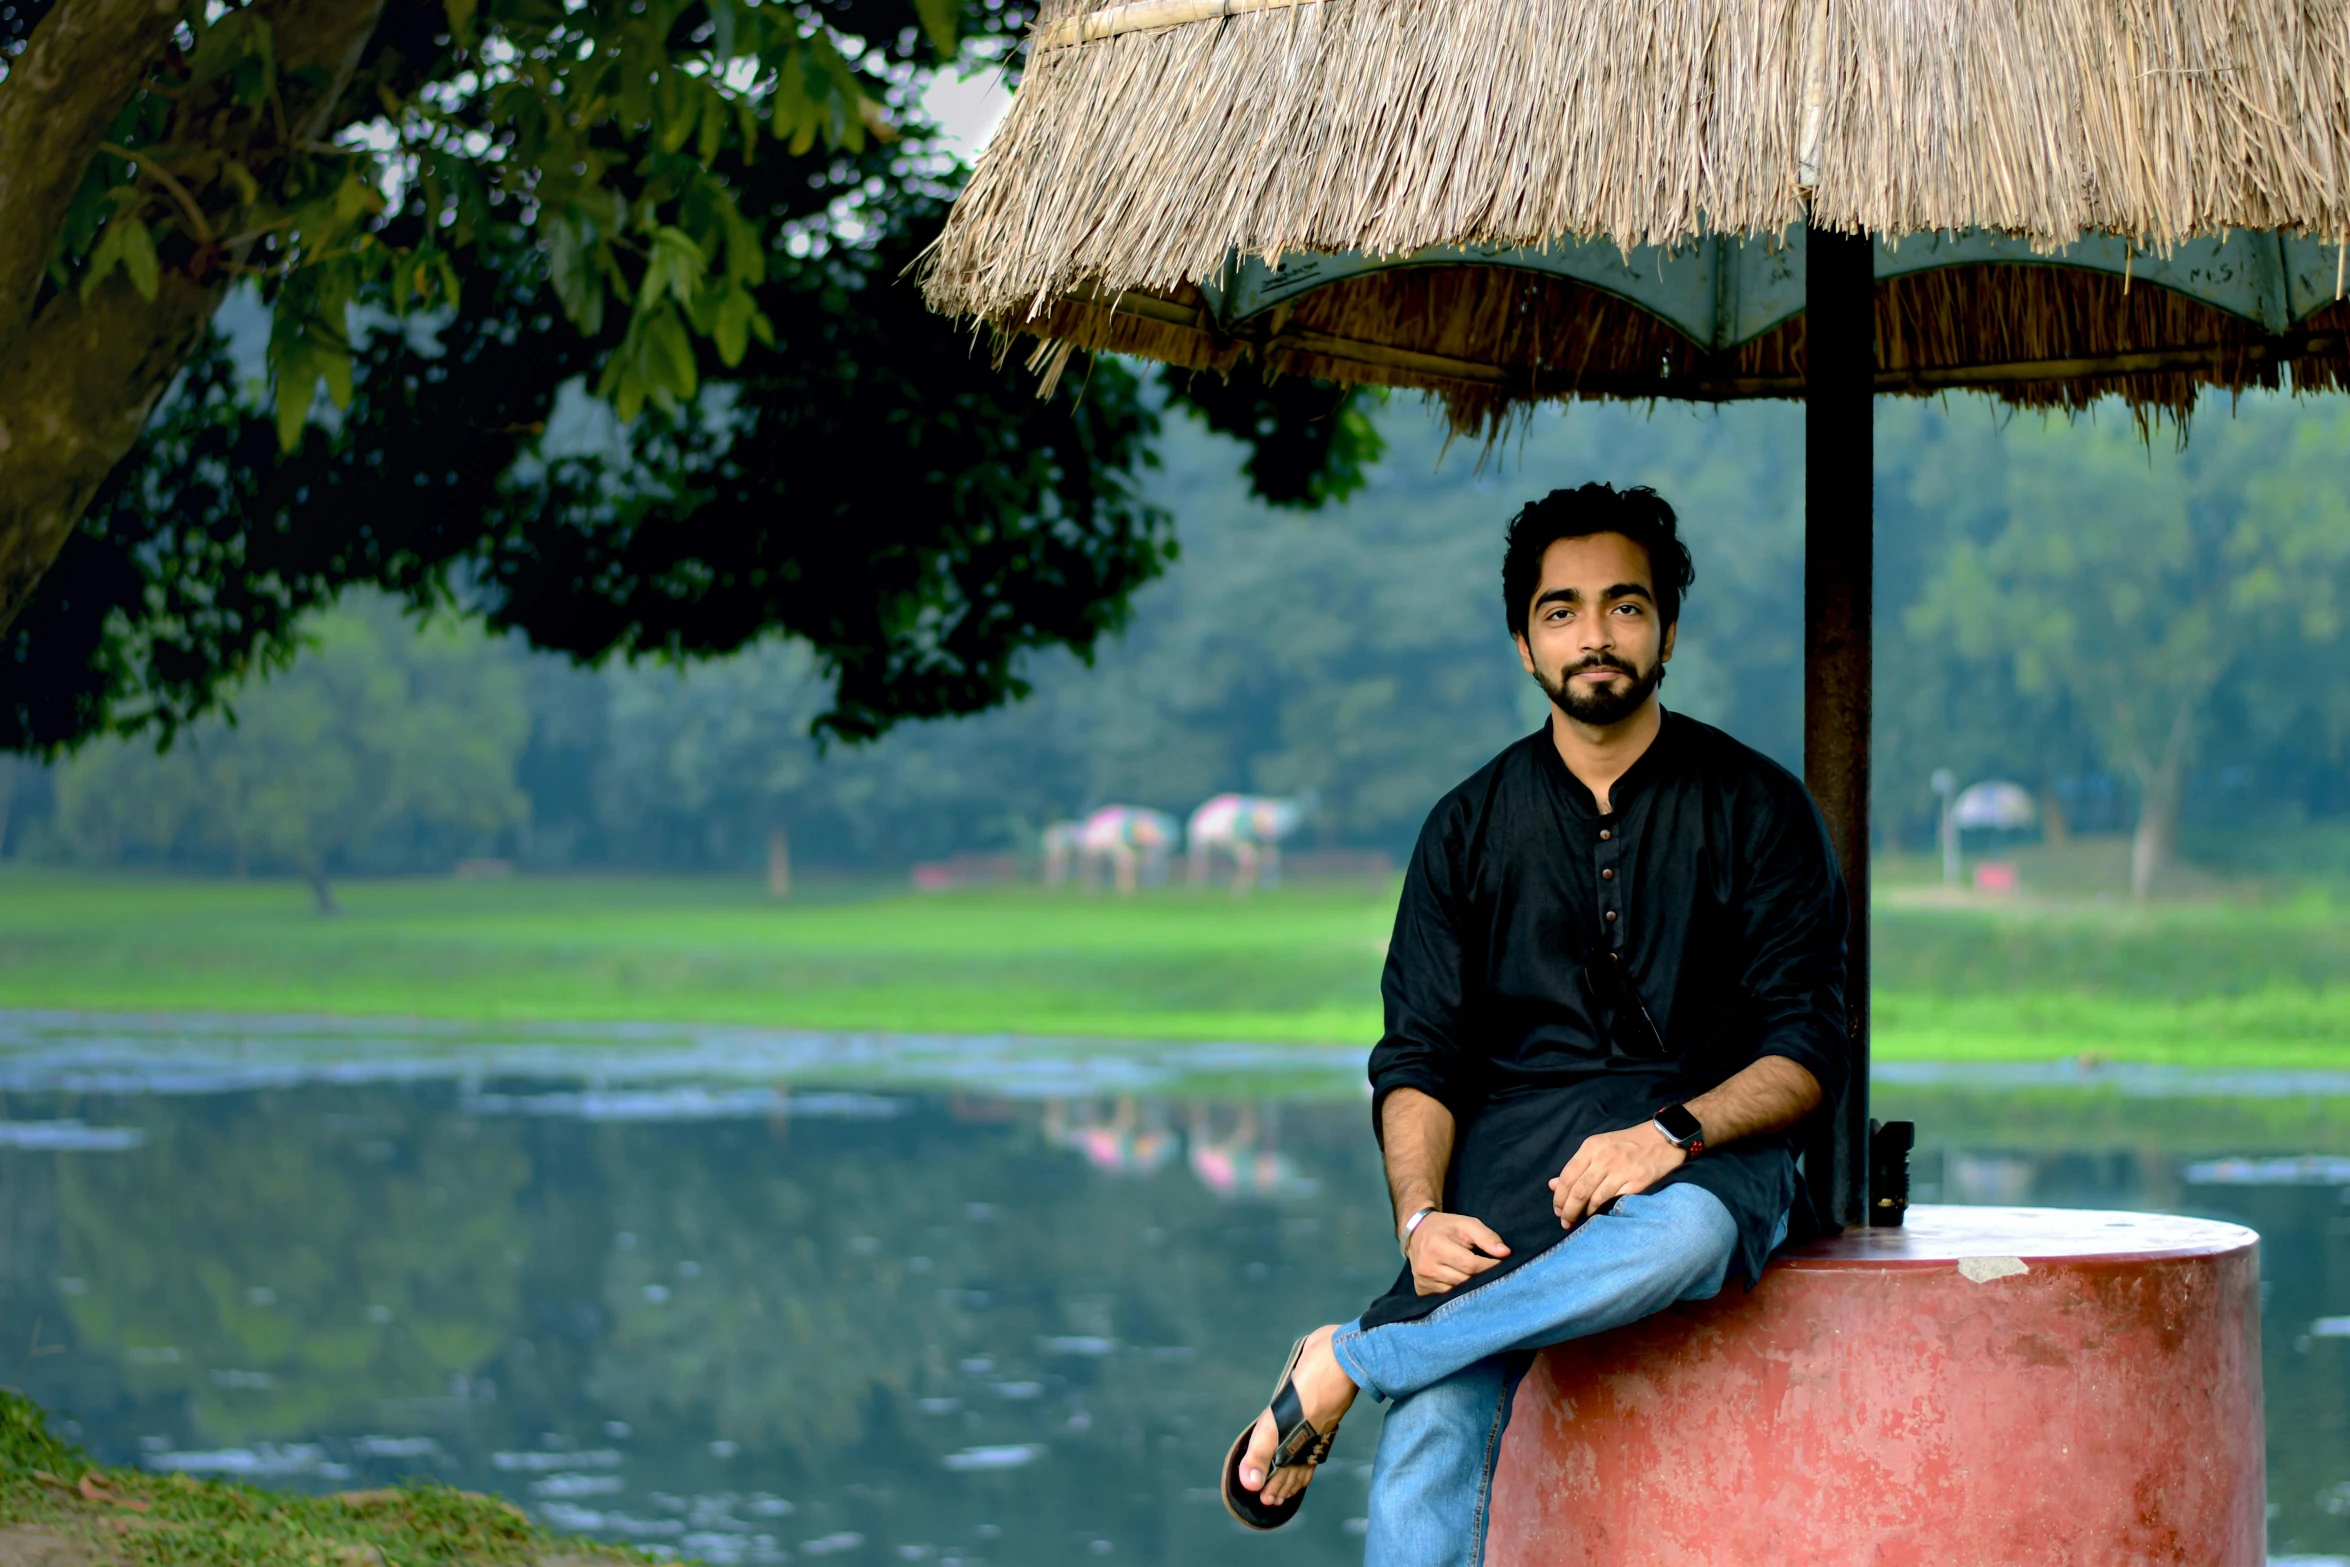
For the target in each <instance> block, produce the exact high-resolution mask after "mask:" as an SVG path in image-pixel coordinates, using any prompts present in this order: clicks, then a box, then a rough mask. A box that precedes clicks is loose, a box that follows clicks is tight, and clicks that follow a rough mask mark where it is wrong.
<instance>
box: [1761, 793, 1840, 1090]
mask: <svg viewBox="0 0 2350 1567" xmlns="http://www.w3.org/2000/svg"><path fill="white" fill-rule="evenodd" d="M1752 865H1753V869H1752V873H1751V879H1750V881H1749V883H1748V888H1747V892H1748V895H1747V897H1746V898H1745V899H1744V900H1743V908H1744V912H1745V932H1744V937H1745V940H1744V946H1745V949H1746V954H1747V956H1746V972H1745V983H1744V986H1743V989H1744V991H1745V995H1746V1001H1747V1005H1748V1007H1749V1008H1750V1009H1751V1010H1750V1016H1751V1017H1752V1019H1753V1022H1754V1034H1753V1038H1754V1059H1756V1060H1758V1061H1759V1060H1761V1059H1762V1058H1763V1057H1765V1056H1784V1057H1786V1058H1787V1059H1788V1060H1790V1061H1793V1062H1794V1063H1795V1064H1796V1065H1798V1066H1800V1067H1802V1068H1803V1069H1804V1070H1805V1071H1807V1072H1809V1073H1811V1075H1812V1076H1813V1077H1815V1078H1817V1079H1818V1080H1819V1084H1820V1090H1821V1093H1822V1094H1823V1095H1824V1096H1825V1101H1826V1102H1828V1103H1831V1104H1832V1103H1834V1102H1835V1100H1836V1097H1837V1096H1838V1095H1839V1094H1840V1093H1842V1092H1843V1090H1844V1082H1845V1078H1846V1077H1847V1076H1848V1075H1849V1073H1850V1070H1851V1060H1852V1046H1851V1036H1850V1034H1849V1032H1848V1025H1847V1021H1846V1010H1845V997H1844V978H1845V941H1846V938H1847V935H1848V925H1849V922H1850V904H1849V902H1848V900H1847V899H1846V896H1845V891H1844V878H1843V876H1842V874H1841V873H1840V872H1839V871H1838V869H1837V866H1836V853H1835V850H1834V848H1833V847H1832V846H1831V845H1830V844H1829V842H1828V829H1827V824H1826V823H1825V822H1823V821H1822V820H1821V819H1820V814H1819V811H1818V809H1817V808H1816V807H1815V806H1814V805H1813V804H1812V803H1811V799H1810V797H1809V796H1808V795H1800V796H1799V797H1798V798H1796V799H1794V800H1790V801H1787V802H1785V805H1784V808H1783V809H1781V810H1779V811H1776V812H1774V813H1773V815H1772V818H1771V819H1770V820H1769V821H1767V822H1766V823H1765V824H1764V826H1763V830H1762V832H1761V833H1760V834H1759V835H1758V837H1757V839H1756V842H1755V852H1754V857H1753V861H1752Z"/></svg>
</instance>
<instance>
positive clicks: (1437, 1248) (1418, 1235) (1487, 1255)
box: [1404, 1213, 1510, 1295]
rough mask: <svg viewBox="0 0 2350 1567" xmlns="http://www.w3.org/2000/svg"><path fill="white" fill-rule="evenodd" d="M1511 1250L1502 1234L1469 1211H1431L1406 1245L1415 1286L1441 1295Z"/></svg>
mask: <svg viewBox="0 0 2350 1567" xmlns="http://www.w3.org/2000/svg"><path fill="white" fill-rule="evenodd" d="M1509 1254H1510V1249H1509V1248H1508V1247H1507V1246H1504V1245H1503V1244H1502V1243H1501V1237H1500V1236H1498V1235H1496V1234H1494V1233H1493V1232H1492V1231H1491V1230H1489V1229H1487V1228H1486V1227H1485V1226H1484V1225H1482V1224H1479V1223H1478V1222H1477V1221H1476V1220H1475V1219H1472V1218H1470V1217H1469V1216H1468V1215H1467V1214H1465V1213H1432V1214H1430V1215H1428V1217H1426V1218H1425V1219H1422V1220H1421V1221H1420V1227H1419V1228H1418V1229H1416V1230H1414V1231H1412V1235H1411V1239H1410V1240H1409V1241H1408V1242H1406V1243H1405V1246H1404V1260H1405V1261H1407V1262H1409V1263H1410V1264H1411V1265H1412V1288H1413V1289H1414V1290H1415V1291H1417V1292H1418V1293H1420V1294H1422V1295H1441V1294H1443V1293H1444V1292H1445V1291H1446V1290H1448V1289H1451V1288H1452V1287H1453V1286H1454V1285H1456V1284H1464V1283H1467V1282H1468V1281H1469V1280H1470V1279H1473V1278H1475V1277H1476V1276H1477V1275H1478V1274H1480V1273H1483V1272H1484V1271H1485V1270H1486V1269H1487V1268H1490V1267H1492V1266H1493V1265H1494V1264H1495V1263H1497V1262H1499V1261H1501V1259H1502V1258H1504V1257H1506V1256H1508V1255H1509Z"/></svg>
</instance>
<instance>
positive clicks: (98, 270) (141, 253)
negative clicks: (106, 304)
mask: <svg viewBox="0 0 2350 1567" xmlns="http://www.w3.org/2000/svg"><path fill="white" fill-rule="evenodd" d="M117 266H119V267H121V268H122V269H123V271H124V272H125V273H126V274H127V275H128V276H129V277H130V280H131V287H133V288H135V289H137V290H138V291H139V297H140V298H141V299H145V300H150V301H152V300H153V299H154V298H155V289H156V286H157V285H158V284H159V283H160V282H161V281H162V278H161V269H160V268H159V267H158V266H157V264H156V260H155V236H154V235H153V234H151V233H149V232H148V230H147V225H146V224H144V223H142V222H140V221H139V218H138V215H137V214H136V213H135V212H133V211H132V210H131V209H130V208H128V207H125V208H124V209H122V210H121V211H119V212H117V213H115V215H114V216H113V218H112V219H111V220H109V221H108V223H107V225H106V232H105V233H103V234H101V235H99V236H98V244H97V247H96V248H95V249H93V250H92V251H91V252H90V266H89V270H88V271H86V272H84V273H83V274H82V298H83V299H85V300H86V299H88V298H89V297H90V295H91V294H93V293H95V292H96V291H97V288H98V285H99V284H101V283H103V282H105V281H106V279H107V276H108V275H109V274H110V273H112V272H113V271H114V269H115V268H116V267H117Z"/></svg>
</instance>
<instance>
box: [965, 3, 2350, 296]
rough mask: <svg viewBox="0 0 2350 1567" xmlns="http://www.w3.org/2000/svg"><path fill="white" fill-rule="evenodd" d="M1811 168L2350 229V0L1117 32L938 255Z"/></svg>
mask: <svg viewBox="0 0 2350 1567" xmlns="http://www.w3.org/2000/svg"><path fill="white" fill-rule="evenodd" d="M1193 8H1194V9H1197V10H1199V11H1201V12H1203V13H1213V12H1216V11H1218V10H1220V9H1221V8H1219V7H1217V6H1215V5H1214V4H1213V3H1212V0H1210V3H1203V4H1199V5H1196V6H1194V7H1193ZM1108 9H1110V8H1107V7H1102V6H1099V5H1095V4H1090V3H1087V0H1049V3H1048V5H1047V7H1046V9H1045V12H1044V14H1043V16H1042V17H1041V18H1040V22H1039V26H1040V29H1042V31H1043V32H1044V33H1045V34H1046V35H1048V36H1054V37H1058V36H1060V35H1059V34H1055V33H1054V29H1056V28H1062V29H1063V30H1064V31H1066V27H1065V24H1068V23H1071V22H1079V23H1082V20H1083V19H1084V18H1085V17H1086V16H1087V15H1088V14H1090V13H1093V12H1097V11H1106V10H1108ZM1079 31H1080V32H1081V31H1082V27H1080V29H1079ZM1807 64H1808V79H1807ZM1807 100H1808V101H1809V102H1810V104H1811V106H1812V108H1813V110H1814V113H1813V114H1812V115H1811V116H1810V117H1809V128H1810V129H1811V131H1812V135H1811V144H1810V145H1805V144H1804V140H1805V134H1806V130H1807V117H1806V116H1805V114H1804V107H1805V104H1806V102H1807ZM1807 197H1808V202H1809V210H1810V212H1811V213H1812V214H1813V215H1814V217H1815V218H1816V220H1817V221H1820V222H1822V223H1823V224H1825V225H1827V226H1830V227H1837V228H1847V229H1849V228H1865V229H1868V230H1870V231H1872V232H1876V233H1880V234H1891V233H1904V232H1916V231H1922V230H1932V229H1965V228H1991V229H1997V230H2001V231H2004V232H2008V233H2014V234H2020V235H2025V236H2029V237H2030V238H2032V239H2034V240H2035V241H2039V242H2043V243H2046V244H2048V245H2050V246H2055V245H2060V244H2063V243H2066V242H2068V241H2070V240H2072V239H2075V238H2077V237H2078V236H2079V235H2080V234H2081V233H2082V232H2084V231H2086V230H2104V231H2110V232H2115V233H2120V234H2124V235H2128V236H2130V237H2132V238H2134V239H2136V240H2138V241H2140V242H2142V243H2144V244H2147V245H2150V246H2155V247H2160V246H2163V245H2166V244H2170V243H2174V242H2177V241H2179V240H2182V239H2185V238H2188V237H2190V236H2193V235H2197V234H2202V233H2209V232H2213V231H2216V230H2218V229H2221V228H2225V227H2242V228H2284V229H2291V230H2295V231H2299V232H2305V233H2317V234H2322V235H2324V236H2326V237H2328V238H2334V237H2338V236H2342V235H2345V234H2350V0H1905V3H1892V0H1668V3H1658V0H1317V3H1312V4H1301V5H1291V6H1286V7H1280V8H1273V9H1263V10H1255V11H1250V12H1247V13H1245V14H1239V15H1230V16H1219V17H1217V18H1216V19H1211V20H1200V21H1193V22H1189V23H1184V24H1180V25H1172V26H1164V27H1159V28H1156V29H1155V30H1151V29H1138V30H1129V31H1123V32H1115V33H1113V35H1112V36H1109V37H1105V38H1101V39H1099V40H1097V41H1092V42H1074V43H1071V44H1069V45H1067V46H1065V47H1059V48H1053V49H1049V50H1044V51H1041V52H1038V53H1036V54H1035V55H1033V56H1032V59H1031V61H1030V64H1029V67H1028V70H1027V73H1026V76H1025V79H1024V81H1023V83H1022V86H1021V90H1020V92H1019V95H1018V97H1017V99H1016V100H1015V102H1014V104H1013V107H1012V110H1011V113H1010V115H1009V116H1008V118H1007V119H1006V121H1005V123H1004V125H1003V127H1002V129H1001V130H1000V131H999V132H998V133H997V135H996V138H995V140H994V142H993V143H992V144H991V145H990V146H989V148H988V149H987V152H986V153H985V155H984V156H983V157H982V158H981V160H980V163H979V167H978V169H977V171H976V172H975V174H974V175H973V178H972V180H971V183H970V185H969V187H968V188H967V189H966V190H965V192H964V193H963V196H962V198H961V199H960V200H959V201H958V202H957V203H956V206H955V210H954V213H953V215H952V217H951V219H950V221H949V223H948V225H947V228H946V231H945V233H944V234H943V235H942V236H941V238H940V241H939V243H938V245H937V247H936V248H935V250H934V251H933V252H932V255H931V257H930V258H929V261H928V263H927V266H926V269H925V278H924V286H925V289H926V292H927V294H928V296H929V298H930V300H931V302H932V303H933V304H934V305H936V306H937V307H938V308H940V309H942V310H945V311H947V312H949V313H952V314H956V315H961V316H966V317H978V318H984V319H986V320H989V321H992V322H995V323H997V324H998V325H999V326H1005V327H1011V328H1013V329H1023V328H1033V327H1034V326H1037V325H1042V324H1043V322H1044V321H1045V320H1046V319H1048V318H1053V319H1057V318H1058V315H1059V313H1060V312H1061V311H1062V310H1063V308H1064V306H1063V304H1062V301H1063V300H1064V299H1065V298H1066V297H1067V296H1069V295H1070V294H1071V293H1072V292H1074V291H1079V290H1084V289H1100V290H1106V291H1109V292H1113V293H1122V292H1127V291H1141V292H1143V293H1148V294H1153V295H1157V296H1160V297H1163V298H1175V297H1177V296H1178V295H1179V294H1180V291H1181V290H1182V289H1183V288H1184V287H1185V286H1186V285H1189V284H1192V283H1195V282H1199V281H1202V280H1207V279H1211V278H1213V277H1214V276H1215V275H1216V274H1217V272H1218V270H1219V269H1220V268H1221V267H1222V266H1223V264H1224V263H1225V261H1226V259H1227V257H1228V256H1230V255H1233V254H1235V253H1238V254H1243V255H1261V256H1266V257H1270V258H1278V257H1280V256H1282V255H1286V254H1291V253H1295V252H1299V251H1346V250H1360V251H1367V252H1370V253H1373V254H1377V255H1400V254H1405V253H1409V252H1412V251H1416V250H1419V249H1421V248H1423V247H1426V246H1432V245H1447V244H1505V245H1514V246H1538V245H1541V244H1543V243H1544V242H1546V241H1550V240H1554V239H1557V238H1560V237H1563V236H1569V235H1575V236H1594V235H1596V236H1604V237H1607V238H1609V239H1612V240H1614V241H1616V242H1617V243H1619V244H1622V245H1625V246H1627V247H1628V246H1633V245H1639V244H1645V243H1670V242H1674V241H1678V240H1682V239H1686V238H1689V237H1692V236H1695V235H1697V234H1699V233H1701V232H1704V231H1707V230H1711V231H1715V232H1722V233H1743V234H1762V233H1777V232H1780V231H1782V230H1784V229H1785V228H1786V227H1787V226H1789V225H1790V224H1792V223H1796V222H1799V221H1802V220H1803V218H1804V216H1805V213H1806V203H1807ZM1513 286H1514V285H1513Z"/></svg>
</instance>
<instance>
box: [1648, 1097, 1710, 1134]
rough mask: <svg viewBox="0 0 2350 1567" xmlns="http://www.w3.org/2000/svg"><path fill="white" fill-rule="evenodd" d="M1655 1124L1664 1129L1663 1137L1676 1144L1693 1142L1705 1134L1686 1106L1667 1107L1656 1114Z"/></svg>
mask: <svg viewBox="0 0 2350 1567" xmlns="http://www.w3.org/2000/svg"><path fill="white" fill-rule="evenodd" d="M1656 1124H1657V1125H1659V1126H1661V1127H1663V1128H1664V1129H1665V1135H1666V1136H1667V1137H1670V1138H1671V1139H1672V1140H1673V1141H1674V1142H1677V1143H1688V1142H1694V1141H1695V1140H1696V1139H1697V1138H1699V1137H1701V1136H1703V1135H1704V1133H1705V1128H1704V1127H1703V1126H1700V1125H1699V1124H1698V1121H1697V1117H1695V1116H1693V1115H1691V1114H1690V1113H1689V1107H1688V1106H1687V1105H1667V1106H1666V1107H1665V1108H1664V1109H1662V1110H1659V1111H1658V1112H1657V1113H1656Z"/></svg>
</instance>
